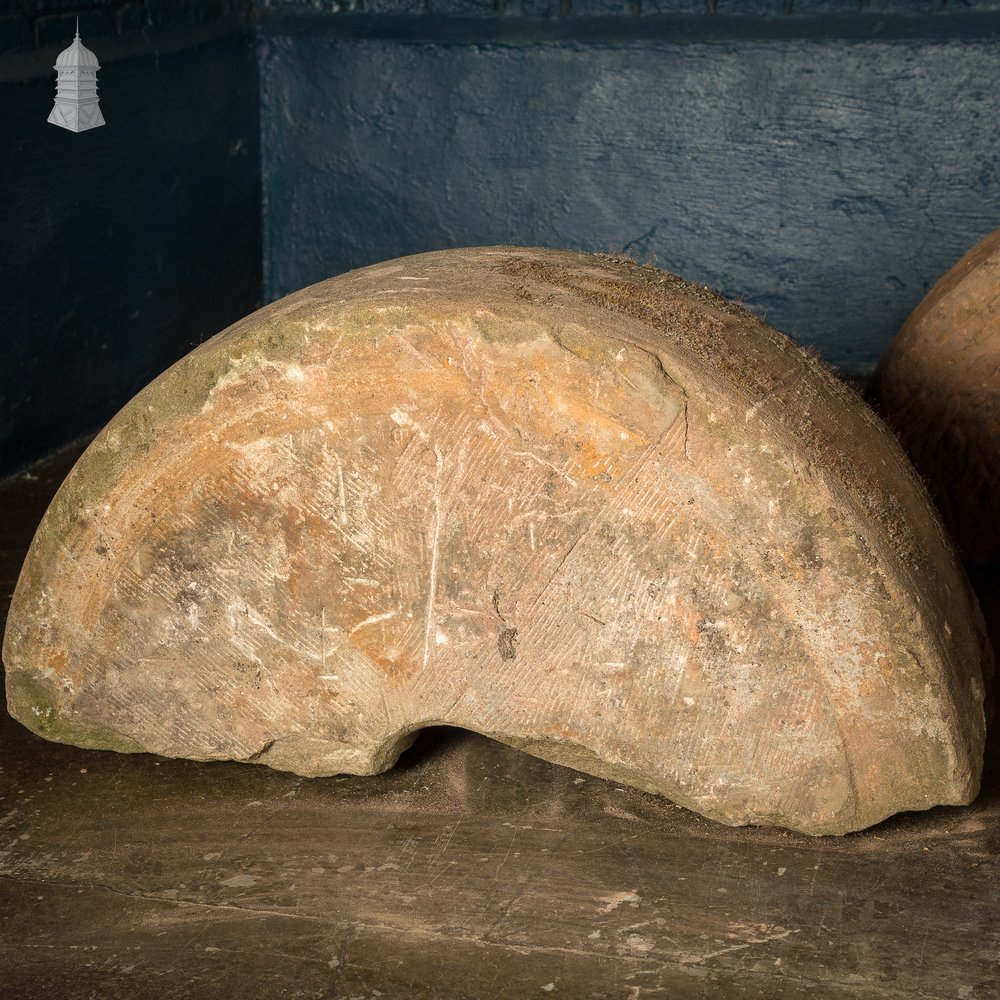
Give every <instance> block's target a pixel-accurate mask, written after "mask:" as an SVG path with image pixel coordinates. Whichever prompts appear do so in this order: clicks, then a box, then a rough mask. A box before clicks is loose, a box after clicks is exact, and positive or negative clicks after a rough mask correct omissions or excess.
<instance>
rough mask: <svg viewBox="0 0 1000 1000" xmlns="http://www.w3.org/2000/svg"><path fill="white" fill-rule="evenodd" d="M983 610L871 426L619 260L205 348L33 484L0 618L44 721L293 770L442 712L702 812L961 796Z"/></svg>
mask: <svg viewBox="0 0 1000 1000" xmlns="http://www.w3.org/2000/svg"><path fill="white" fill-rule="evenodd" d="M987 649H988V647H987V645H986V640H985V637H984V632H983V627H982V622H981V617H980V615H979V612H978V609H977V608H976V606H975V603H974V601H973V599H972V597H971V594H970V591H969V587H968V582H967V580H966V578H965V576H964V574H963V572H962V570H961V568H960V566H959V565H958V563H957V560H956V557H955V555H954V551H953V549H952V548H951V546H950V543H949V542H948V540H947V539H946V537H945V535H944V532H943V529H942V528H941V526H940V523H939V521H938V520H937V518H936V516H935V514H934V512H933V508H932V507H931V505H930V502H929V500H928V498H927V496H926V494H925V492H924V490H923V488H922V486H921V484H920V482H919V480H918V479H917V477H916V476H915V474H914V472H913V470H912V467H911V466H910V465H909V463H908V461H907V460H906V458H905V456H904V455H903V453H902V451H901V449H900V448H899V447H898V445H897V444H896V442H895V441H894V440H893V438H892V436H891V435H890V434H889V433H888V431H887V430H886V428H885V427H884V425H882V424H881V422H880V421H879V420H878V419H877V418H876V417H875V416H874V415H873V414H872V413H871V412H870V411H869V410H868V409H867V407H865V406H864V405H863V404H862V403H861V401H860V400H859V399H858V398H857V396H856V395H855V394H854V393H853V392H852V391H851V390H850V389H849V388H847V387H845V386H844V385H843V384H841V383H840V382H839V381H838V380H836V379H835V378H834V377H833V376H831V375H829V374H828V373H827V372H825V371H824V370H823V369H822V368H821V366H820V365H819V364H818V363H817V362H816V361H815V360H814V359H812V358H811V357H809V356H808V355H807V354H806V353H804V352H803V351H801V350H799V349H798V348H796V347H795V346H794V345H793V344H792V343H791V342H790V341H788V340H787V339H786V338H785V337H783V336H782V335H781V334H779V333H778V332H777V331H775V330H773V329H771V328H770V327H768V326H766V325H765V324H763V323H761V322H760V321H758V320H757V319H755V318H754V317H753V316H751V315H750V314H748V313H747V312H745V311H744V310H742V309H740V308H739V307H737V306H735V305H733V304H731V303H728V302H726V301H724V300H722V299H720V298H719V297H718V296H716V295H714V294H713V293H711V292H709V291H707V290H704V289H701V288H698V287H695V286H693V285H689V284H687V283H685V282H683V281H681V280H680V279H679V278H676V277H674V276H672V275H669V274H665V273H663V272H661V271H658V270H655V269H653V268H649V267H642V268H640V267H639V266H637V265H635V264H633V263H632V262H631V261H625V260H615V259H608V258H599V257H590V256H585V255H582V254H575V253H564V252H554V251H548V250H519V249H511V248H503V247H500V248H492V249H477V250H456V251H447V252H441V253H432V254H425V255H421V256H418V257H413V258H408V259H404V260H398V261H393V262H390V263H387V264H382V265H379V266H377V267H371V268H366V269H364V270H360V271H356V272H353V273H351V274H347V275H344V276H342V277H339V278H335V279H332V280H330V281H327V282H323V283H321V284H318V285H315V286H313V287H311V288H308V289H305V290H304V291H301V292H299V293H297V294H295V295H292V296H289V297H288V298H286V299H283V300H281V301H279V302H276V303H274V304H273V305H270V306H268V307H266V308H264V309H262V310H260V311H259V312H257V313H255V314H254V315H252V316H250V317H248V318H247V319H245V320H243V321H241V322H240V323H237V324H236V325H235V326H232V327H230V328H229V329H228V330H226V331H224V332H223V333H221V334H219V335H218V336H217V337H215V338H213V339H212V340H210V341H208V342H207V343H205V344H203V345H202V346H200V347H199V348H197V349H196V350H195V351H193V352H192V353H191V354H189V355H188V356H187V357H186V358H184V359H183V360H182V361H180V362H178V364H176V365H175V366H174V367H173V368H171V369H170V370H169V371H168V372H166V373H165V374H164V375H162V376H161V377H160V378H159V379H157V380H156V381H155V382H154V383H153V384H152V385H150V386H149V387H147V388H146V389H145V390H144V391H143V392H141V393H140V394H139V395H138V396H137V397H136V398H135V399H134V400H133V401H132V402H131V403H130V404H129V405H128V406H127V407H126V408H125V409H124V410H123V411H122V412H121V413H120V414H119V415H118V416H117V417H116V418H115V419H114V420H113V421H112V422H111V423H110V424H109V425H108V427H107V428H106V429H105V430H104V431H103V432H102V433H101V435H100V436H99V437H98V438H97V439H96V440H95V441H94V443H93V444H92V445H91V447H90V448H89V449H88V451H87V453H86V454H85V455H84V457H83V458H82V459H81V460H80V462H79V464H78V465H77V466H76V468H75V469H74V470H73V472H72V473H71V475H70V476H69V478H68V479H67V481H66V483H65V484H64V485H63V487H62V489H61V490H60V492H59V494H58V495H57V497H56V499H55V500H54V501H53V504H52V506H51V508H50V509H49V511H48V513H47V515H46V517H45V519H44V521H43V523H42V525H41V527H40V528H39V531H38V535H37V537H36V538H35V541H34V543H33V545H32V548H31V551H30V553H29V555H28V558H27V561H26V563H25V566H24V570H23V572H22V575H21V579H20V581H19V583H18V588H17V593H16V594H15V598H14V603H13V607H12V610H11V614H10V623H9V627H8V631H7V635H6V640H5V647H4V659H5V662H6V664H7V667H8V676H7V691H8V701H9V705H10V708H11V711H12V712H13V714H14V715H15V716H16V717H17V718H18V719H20V720H21V721H22V722H23V723H25V724H26V725H28V726H29V727H31V728H32V729H33V730H35V731H36V732H38V733H40V734H42V735H44V736H46V737H48V738H50V739H55V740H62V741H66V742H73V743H77V744H80V745H83V746H93V747H110V748H114V749H119V750H149V751H153V752H156V753H160V754H166V755H171V756H184V757H191V758H195V759H200V760H213V759H220V758H233V759H236V760H245V761H256V762H259V763H265V764H269V765H271V766H273V767H277V768H283V769H289V770H293V771H296V772H298V773H300V774H305V775H329V774H335V773H338V772H351V773H359V774H367V773H374V772H378V771H381V770H383V769H385V768H387V767H390V766H391V765H392V764H393V762H394V761H395V759H396V757H397V755H398V754H399V753H400V752H401V750H402V749H404V748H405V747H406V746H407V745H408V744H409V742H410V740H411V739H412V736H413V734H414V733H415V732H416V731H417V730H419V729H420V728H421V727H424V726H428V725H433V724H441V723H443V724H449V725H454V726H461V727H465V728H468V729H472V730H477V731H479V732H482V733H486V734H488V735H490V736H493V737H495V738H497V739H499V740H503V741H505V742H507V743H510V744H512V745H514V746H517V747H520V748H523V749H524V750H527V751H528V752H530V753H534V754H537V755H539V756H541V757H546V758H549V759H551V760H554V761H557V762H559V763H563V764H568V765H570V766H572V767H576V768H579V769H581V770H584V771H588V772H591V773H594V774H598V775H604V776H608V777H610V778H612V779H614V780H616V781H620V782H625V783H630V784H633V785H637V786H639V787H640V788H646V789H649V790H651V791H656V792H660V793H663V794H665V795H668V796H670V797H671V798H672V799H674V800H675V801H677V802H678V803H681V804H682V805H685V806H688V807H689V808H691V809H695V810H697V811H699V812H701V813H703V814H705V815H707V816H710V817H713V818H715V819H719V820H721V821H723V822H726V823H732V824H743V823H758V824H776V825H781V826H786V827H790V828H793V829H796V830H803V831H806V832H809V833H842V832H845V831H849V830H854V829H858V828H860V827H864V826H866V825H868V824H871V823H874V822H877V821H878V820H880V819H882V818H883V817H885V816H888V815H890V814H891V813H894V812H897V811H899V810H907V809H924V808H927V807H929V806H932V805H935V804H937V803H966V802H969V801H970V800H971V799H972V798H973V796H974V795H975V794H976V791H977V788H978V783H979V775H980V770H981V764H982V747H983V735H984V722H983V708H982V703H983V683H982V668H983V666H984V665H985V663H986V660H987V658H988V656H989V653H988V652H987Z"/></svg>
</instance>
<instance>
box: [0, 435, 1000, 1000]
mask: <svg viewBox="0 0 1000 1000" xmlns="http://www.w3.org/2000/svg"><path fill="white" fill-rule="evenodd" d="M73 457H74V456H73V454H72V453H66V454H64V455H63V456H61V457H59V458H56V459H53V460H50V461H48V462H47V463H45V464H44V465H42V466H40V467H36V468H35V469H34V470H33V475H32V476H30V477H29V476H22V477H20V478H19V479H17V480H14V481H8V482H7V483H2V484H0V512H2V517H0V613H2V614H4V615H5V614H6V609H7V603H8V601H9V595H10V593H11V591H12V590H13V586H14V581H15V579H16V575H17V572H18V569H19V567H20V563H21V559H22V558H23V555H24V552H25V550H26V548H27V545H28V542H29V541H30V538H31V534H32V532H33V530H34V527H35V525H36V524H37V521H38V519H39V517H40V516H41V514H42V511H43V510H44V507H45V505H46V504H47V502H48V499H49V497H50V496H51V494H52V493H53V492H54V490H55V487H56V486H57V485H58V483H59V482H60V481H61V479H62V477H63V475H64V474H65V472H66V471H67V469H68V468H69V464H70V462H71V460H72V458H73ZM981 584H982V586H983V588H984V589H983V593H984V595H985V599H986V601H987V603H988V604H989V612H988V614H989V615H990V616H991V617H992V620H993V622H994V623H998V624H1000V600H997V595H998V594H1000V587H998V586H996V585H995V584H994V585H992V586H988V585H987V581H981ZM997 743H998V741H997V740H996V739H994V740H993V742H992V744H991V747H990V749H989V751H988V761H989V763H988V765H987V775H986V779H985V782H984V788H983V793H982V795H981V796H980V798H979V800H978V801H977V802H976V803H975V805H973V806H972V807H971V808H968V809H945V808H942V809H936V810H933V811H931V812H930V813H925V814H911V815H907V816H901V817H896V818H894V819H892V820H889V821H887V822H886V823H883V824H882V825H880V826H879V827H876V828H875V829H872V830H870V831H866V832H863V833H860V834H855V835H853V836H849V837H844V838H842V839H830V838H827V839H820V840H813V839H810V838H807V837H803V836H798V835H793V834H786V833H782V832H780V831H773V830H753V829H729V828H726V827H722V826H719V825H716V824H714V823H712V822H709V821H708V820H704V819H701V818H699V817H697V816H695V815H693V814H691V813H688V812H685V811H684V810H682V809H679V808H676V807H674V806H672V805H671V804H670V803H669V802H667V801H665V800H663V799H661V798H657V797H655V796H652V795H647V794H644V793H642V792H637V791H633V790H631V789H625V788H619V787H616V786H615V785H613V784H610V783H608V782H605V781H601V780H598V779H593V778H589V777H586V776H582V775H579V774H577V773H576V772H573V771H569V770H566V769H564V768H559V767H556V766H554V765H550V764H547V763H544V762H543V761H539V760H535V759H534V758H531V757H528V756H526V755H524V754H519V753H516V752H515V751H513V750H510V749H508V748H506V747H503V746H499V745H497V744H494V743H491V742H489V741H487V740H485V739H482V738H480V737H477V736H473V735H471V734H465V733H460V732H456V731H444V730H438V731H433V732H429V733H425V734H424V735H423V737H422V738H421V740H420V741H419V742H418V744H417V746H416V747H415V748H414V750H412V751H411V752H410V753H408V754H407V755H406V756H405V757H404V759H403V760H402V761H401V762H400V764H399V765H398V766H397V767H396V769H395V770H393V771H391V772H390V773H388V774H386V775H384V776H381V777H377V778H363V779H362V778H340V779H313V780H306V779H301V778H297V777H295V776H293V775H288V774H279V773H277V772H275V771H269V770H267V769H265V768H262V767H253V766H247V765H238V764H196V763H190V762H186V761H175V760H166V759H159V758H155V757H151V756H119V755H115V754H112V753H99V752H93V751H83V750H77V749H75V748H73V747H66V746H58V745H54V744H49V743H46V742H44V741H43V740H40V739H38V738H36V737H34V736H32V735H31V734H30V733H28V732H27V731H26V730H24V729H23V728H21V727H20V726H19V725H18V724H16V723H14V722H13V721H11V719H10V718H9V717H7V716H6V713H2V715H0V837H2V839H0V996H3V997H26V998H27V997H31V998H44V997H53V998H59V1000H75V998H116V1000H117V998H122V1000H124V998H138V997H141V998H161V997H162V998H166V997H176V998H178V1000H180V998H185V1000H188V998H201V997H205V998H209V997H210V998H213V1000H221V998H228V997H241V998H242V997H252V998H271V997H288V998H303V1000H305V998H349V997H354V998H365V1000H373V998H378V997H384V998H387V1000H391V998H410V997H419V998H426V1000H432V998H470V1000H471V998H475V1000H479V998H491V1000H492V998H508V1000H512V998H520V997H537V998H543V997H553V998H555V997H569V998H574V1000H583V998H595V1000H604V998H622V1000H633V998H635V1000H642V998H647V997H648V998H654V997H665V998H669V1000H688V998H692V1000H693V998H727V997H746V998H760V1000H781V998H785V997H800V996H809V997H812V998H817V1000H822V998H835V997H863V998H872V1000H875V998H880V1000H881V998H900V997H953V998H961V1000H988V998H989V1000H992V998H996V997H998V996H1000V906H998V904H1000V879H998V852H1000V767H998V756H1000V755H998V751H997Z"/></svg>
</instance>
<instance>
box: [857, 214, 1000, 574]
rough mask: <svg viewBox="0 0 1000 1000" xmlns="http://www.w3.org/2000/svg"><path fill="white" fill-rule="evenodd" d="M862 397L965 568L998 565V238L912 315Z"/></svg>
mask: <svg viewBox="0 0 1000 1000" xmlns="http://www.w3.org/2000/svg"><path fill="white" fill-rule="evenodd" d="M870 393H871V396H872V398H873V400H874V401H875V403H876V405H877V406H878V408H879V410H880V411H881V412H882V414H883V416H884V417H885V419H886V420H887V421H888V423H889V424H890V425H891V426H892V427H893V428H894V429H895V430H896V432H897V433H898V434H899V437H900V440H901V441H902V443H903V447H904V448H905V449H906V451H907V452H908V453H909V455H910V457H911V458H912V459H913V462H914V464H915V465H916V467H917V469H919V471H920V472H921V474H922V475H923V477H924V479H925V480H926V481H927V483H928V485H929V486H930V490H931V493H932V494H933V496H934V498H935V500H936V501H937V504H938V507H939V509H940V511H941V514H942V516H943V517H944V520H945V523H946V524H947V525H948V527H949V528H950V529H951V531H952V534H953V536H954V538H955V540H956V542H957V544H958V547H959V551H960V552H961V554H962V556H963V558H964V559H965V561H966V562H967V563H968V564H969V565H970V566H976V567H978V566H983V565H985V564H987V563H989V562H992V561H995V560H997V559H998V558H1000V230H997V231H996V232H995V233H992V234H991V235H990V236H988V237H987V238H986V239H984V240H983V241H982V242H980V243H978V244H976V246H974V247H973V248H972V249H971V250H970V251H969V252H968V253H967V254H966V255H965V256H964V257H963V258H962V259H961V260H960V261H959V262H958V263H957V264H956V265H955V266H954V267H953V268H952V269H951V270H950V271H949V272H948V273H947V274H946V275H945V276H944V277H943V278H942V279H941V280H940V281H939V282H938V283H937V284H936V285H935V286H934V287H933V288H932V289H931V291H930V292H929V294H928V295H927V297H926V298H925V299H924V300H923V302H921V303H920V305H919V306H918V307H917V308H916V309H915V310H914V312H913V314H912V315H911V316H910V318H909V319H908V320H907V321H906V323H905V325H904V326H903V328H902V329H901V330H900V331H899V334H898V336H897V337H896V339H895V340H894V341H893V342H892V344H891V345H890V347H889V349H888V351H886V353H885V356H884V357H883V358H882V361H881V362H880V364H879V366H878V369H877V370H876V372H875V376H874V378H873V379H872V384H871V387H870Z"/></svg>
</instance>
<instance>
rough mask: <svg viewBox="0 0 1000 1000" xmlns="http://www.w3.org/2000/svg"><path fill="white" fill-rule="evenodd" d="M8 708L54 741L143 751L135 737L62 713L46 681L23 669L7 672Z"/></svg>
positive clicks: (33, 730)
mask: <svg viewBox="0 0 1000 1000" xmlns="http://www.w3.org/2000/svg"><path fill="white" fill-rule="evenodd" d="M7 707H8V709H9V710H10V714H11V715H12V716H13V717H14V718H15V719H17V720H18V722H20V723H21V724H22V725H24V726H27V728H28V729H30V730H31V731H32V732H33V733H36V734H37V735H39V736H42V737H44V738H45V739H47V740H52V741H53V742H55V743H70V744H72V745H73V746H78V747H84V748H86V749H88V750H116V751H118V752H119V753H145V752H146V751H145V748H144V747H142V746H140V745H139V744H138V743H136V741H135V740H133V739H131V738H129V737H128V736H124V735H122V734H121V733H119V732H116V731H115V730H114V729H111V728H110V727H108V726H105V725H102V724H101V723H99V722H93V721H89V720H88V721H84V720H82V719H78V718H76V717H67V716H65V715H63V714H62V713H60V711H59V707H58V704H57V702H56V699H55V698H54V697H53V696H52V691H51V688H50V687H49V686H48V685H47V684H46V683H45V681H44V680H41V679H40V678H38V677H35V676H32V675H31V674H29V673H27V672H25V671H22V670H17V671H11V672H10V673H9V674H8V675H7Z"/></svg>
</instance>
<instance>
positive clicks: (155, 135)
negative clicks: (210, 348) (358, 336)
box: [0, 0, 261, 475]
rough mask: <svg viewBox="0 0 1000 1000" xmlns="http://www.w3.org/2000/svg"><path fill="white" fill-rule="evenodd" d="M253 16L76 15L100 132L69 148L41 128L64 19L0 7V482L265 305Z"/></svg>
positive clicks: (92, 8)
mask: <svg viewBox="0 0 1000 1000" xmlns="http://www.w3.org/2000/svg"><path fill="white" fill-rule="evenodd" d="M76 6H82V5H76ZM251 14H252V9H251V8H250V5H249V4H248V3H244V4H243V5H242V8H241V7H240V5H239V4H230V3H226V4H223V3H188V4H184V3H177V4H170V5H168V4H164V3H160V2H158V0H155V2H154V0H146V3H145V4H143V3H139V2H119V3H99V2H92V3H90V4H89V5H88V6H87V7H84V8H83V10H82V11H80V31H81V35H82V37H83V41H84V43H85V44H86V45H88V46H89V47H90V48H92V50H93V51H94V52H95V53H96V54H97V56H98V58H99V60H100V62H101V67H102V68H101V70H100V72H99V74H98V86H99V94H100V98H101V107H102V110H103V112H104V117H105V119H106V120H107V125H106V126H104V127H102V128H98V129H94V130H92V131H88V132H82V133H79V134H77V133H73V132H68V131H66V130H65V129H61V128H57V127H56V126H54V125H49V124H48V123H47V122H46V118H47V117H48V114H49V111H50V110H51V108H52V102H53V98H54V96H55V73H54V72H53V70H52V64H53V63H54V61H55V57H56V55H57V53H58V52H59V51H60V50H61V49H63V48H65V47H66V46H67V45H68V44H69V43H70V42H71V41H72V37H73V29H74V25H75V17H76V10H75V6H74V4H72V3H67V2H66V0H33V2H31V3H17V2H13V3H12V2H10V0H0V50H2V49H4V48H6V52H5V53H4V54H3V55H0V108H2V113H0V475H3V474H4V473H7V472H10V471H12V470H14V469H17V468H18V467H20V466H22V465H24V464H25V463H27V462H30V461H31V460H32V459H35V458H37V457H39V456H41V455H44V454H45V453H47V452H49V451H51V450H53V449H56V448H58V447H60V446H61V445H64V444H66V443H67V442H68V441H71V440H72V439H74V438H76V437H78V436H80V435H82V434H85V433H88V432H91V431H95V430H97V429H98V428H99V427H101V426H102V425H103V424H104V423H105V422H106V421H107V420H108V419H109V418H110V417H111V416H112V415H113V414H114V413H115V411H116V410H117V409H118V408H119V407H120V406H122V404H124V403H125V402H127V401H128V399H129V398H131V396H132V395H134V394H135V392H136V391H138V389H140V388H141V387H142V386H143V385H145V384H146V383H147V382H148V381H149V380H150V379H152V378H154V377H155V376H156V375H158V374H159V373H160V372H161V371H163V370H164V369H165V368H167V367H168V366H169V365H170V364H172V363H173V362H174V361H175V360H176V359H177V358H179V357H181V356H182V355H184V354H186V353H187V352H188V351H189V350H190V349H191V347H192V346H193V345H194V344H196V343H198V341H199V340H201V339H203V338H205V337H209V336H211V335H212V334H214V333H216V332H218V331H219V330H220V329H222V328H223V327H225V326H227V325H228V324H229V323H232V322H234V321H235V320H237V319H239V318H240V317H241V316H244V315H246V314H247V313H249V312H252V311H253V310H254V309H255V308H256V307H257V306H258V305H259V303H260V272H261V251H260V164H259V153H258V136H259V132H258V118H257V80H256V62H255V52H254V45H253V31H252V20H251V17H250V15H251Z"/></svg>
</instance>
